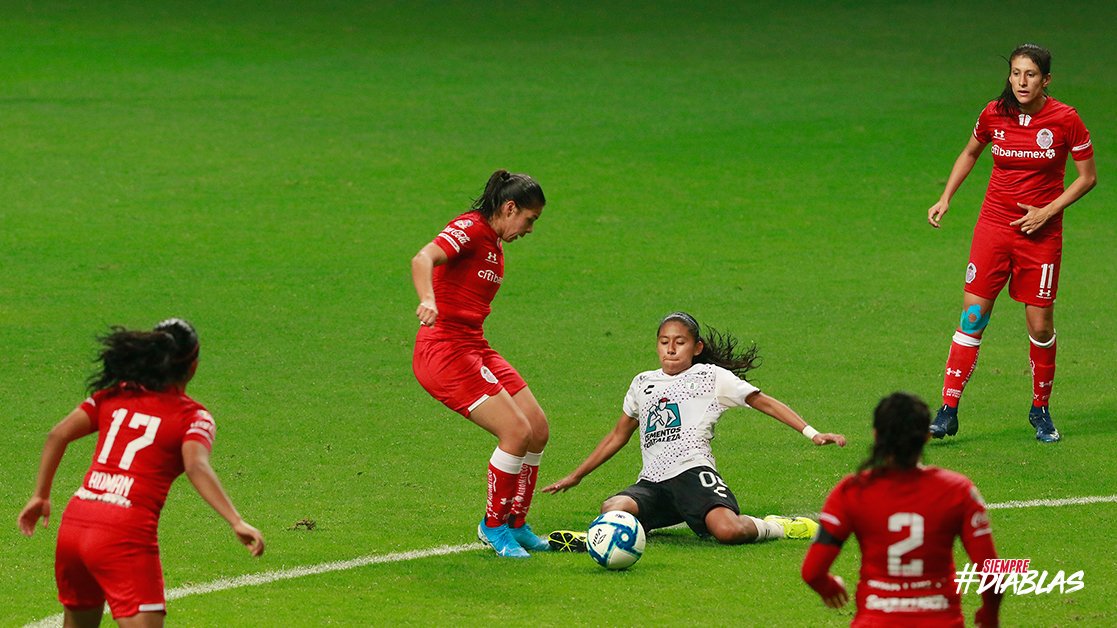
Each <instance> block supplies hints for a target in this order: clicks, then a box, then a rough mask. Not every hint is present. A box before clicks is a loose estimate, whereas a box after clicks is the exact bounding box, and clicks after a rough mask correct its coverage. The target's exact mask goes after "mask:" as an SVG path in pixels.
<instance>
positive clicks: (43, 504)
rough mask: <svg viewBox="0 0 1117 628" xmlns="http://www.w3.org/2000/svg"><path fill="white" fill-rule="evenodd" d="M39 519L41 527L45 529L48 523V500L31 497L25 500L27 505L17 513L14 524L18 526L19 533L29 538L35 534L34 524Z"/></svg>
mask: <svg viewBox="0 0 1117 628" xmlns="http://www.w3.org/2000/svg"><path fill="white" fill-rule="evenodd" d="M39 519H42V520H43V527H44V528H45V527H47V524H48V523H50V500H49V499H44V498H42V497H32V498H31V499H29V500H27V505H26V506H24V507H23V510H21V511H19V518H17V519H16V522H17V523H18V524H19V531H20V532H22V533H23V534H24V535H25V536H31V535H32V534H34V533H35V522H36V521H38V520H39Z"/></svg>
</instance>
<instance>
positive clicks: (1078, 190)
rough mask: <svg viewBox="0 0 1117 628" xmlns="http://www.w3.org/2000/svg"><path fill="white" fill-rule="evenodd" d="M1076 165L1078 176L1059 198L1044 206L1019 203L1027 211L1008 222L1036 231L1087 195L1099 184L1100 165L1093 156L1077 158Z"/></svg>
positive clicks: (1026, 229) (1024, 229)
mask: <svg viewBox="0 0 1117 628" xmlns="http://www.w3.org/2000/svg"><path fill="white" fill-rule="evenodd" d="M1074 167H1075V169H1077V170H1078V176H1077V177H1075V179H1074V181H1073V182H1071V184H1070V185H1069V186H1067V189H1065V190H1063V193H1062V194H1060V195H1059V197H1058V198H1056V199H1055V200H1053V201H1051V202H1050V203H1048V204H1047V205H1044V206H1043V207H1035V206H1034V205H1025V204H1024V203H1017V204H1016V205H1017V206H1019V207H1020V209H1023V210H1024V211H1025V212H1027V213H1026V214H1024V215H1023V216H1021V217H1020V218H1017V219H1016V220H1014V221H1012V222H1010V223H1008V224H1010V225H1012V226H1014V227H1020V230H1021V231H1023V232H1024V233H1034V232H1035V230H1036V229H1039V228H1040V227H1042V226H1043V225H1045V224H1047V221H1048V220H1051V218H1052V217H1054V216H1055V215H1057V214H1058V213H1059V212H1061V211H1063V210H1064V209H1066V208H1067V207H1070V206H1071V205H1073V204H1074V202H1075V201H1077V200H1078V199H1080V198H1082V197H1083V196H1086V193H1087V192H1089V191H1090V190H1092V189H1094V186H1095V185H1097V184H1098V167H1097V166H1096V165H1095V164H1094V158H1093V157H1090V158H1089V159H1083V160H1082V161H1077V160H1075V162H1074Z"/></svg>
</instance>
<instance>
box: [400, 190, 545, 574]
mask: <svg viewBox="0 0 1117 628" xmlns="http://www.w3.org/2000/svg"><path fill="white" fill-rule="evenodd" d="M545 204H546V199H545V198H544V196H543V189H542V188H540V187H539V184H538V183H536V182H535V180H534V179H532V178H531V177H529V176H528V175H526V174H512V173H509V172H508V171H507V170H497V171H496V172H494V173H493V174H492V176H490V177H489V181H488V184H486V186H485V191H484V193H482V195H481V196H480V197H479V198H478V199H477V200H475V201H474V203H473V207H472V211H469V212H467V213H465V214H462V215H460V216H458V217H457V218H455V219H453V220H451V221H450V224H448V225H447V226H446V228H445V229H443V230H442V232H441V233H439V234H438V236H437V237H435V239H434V241H433V242H431V243H429V244H427V245H426V246H424V247H423V248H422V249H421V250H420V251H419V252H418V253H417V254H416V255H415V257H414V258H412V260H411V278H412V281H413V282H414V284H415V292H416V293H418V296H419V307H418V308H417V309H416V310H415V315H416V316H417V317H418V318H419V323H420V327H419V333H418V335H417V336H416V338H415V352H414V356H413V358H412V368H413V369H414V371H415V377H416V379H418V380H419V383H420V384H422V386H423V388H424V389H426V391H427V392H428V393H430V394H431V396H432V397H434V398H435V399H437V400H439V401H441V402H442V403H443V404H445V405H446V407H448V408H450V409H451V410H453V411H454V412H457V413H459V414H461V415H462V416H464V417H465V418H467V419H469V420H470V421H473V422H474V423H476V424H477V425H478V426H480V427H481V428H483V429H484V430H486V431H487V432H489V433H491V434H492V435H494V436H496V437H497V447H496V449H495V450H494V451H493V454H492V456H491V457H490V458H489V465H488V487H489V488H488V498H487V502H486V505H485V517H484V519H482V521H481V523H480V524H479V525H478V526H477V535H478V538H480V539H481V541H482V542H483V543H485V544H486V545H489V546H490V547H492V548H493V549H494V550H496V553H497V554H499V555H500V556H510V557H516V558H526V557H527V556H528V552H527V550H532V551H544V550H547V549H548V544H547V540H546V539H542V538H540V537H538V536H536V535H535V534H534V533H533V532H532V530H531V526H530V525H528V524H527V523H526V519H527V515H528V509H529V508H530V507H531V498H532V494H533V493H534V492H535V483H536V478H537V477H538V476H539V461H540V458H541V457H542V455H543V447H544V446H545V445H546V444H547V438H548V436H549V434H548V425H547V417H546V415H544V414H543V409H542V408H540V407H539V402H538V401H536V399H535V395H533V394H532V392H531V389H530V388H528V385H527V382H525V381H524V379H523V378H522V377H520V374H519V373H517V372H516V369H514V368H512V365H511V364H509V363H508V361H507V360H505V359H504V358H503V357H501V355H500V354H499V353H497V352H496V351H494V350H493V349H492V347H490V346H489V342H488V341H487V340H486V339H485V335H484V330H483V329H482V325H483V324H484V322H485V317H487V316H488V315H489V311H490V309H491V307H490V304H491V303H492V300H493V298H494V297H495V296H496V291H497V290H498V289H499V288H500V285H501V283H503V282H504V243H505V242H512V241H513V240H515V239H517V238H520V237H523V236H525V235H527V234H529V233H531V232H532V230H533V229H534V227H535V221H536V220H538V219H539V216H540V214H542V213H543V206H544V205H545Z"/></svg>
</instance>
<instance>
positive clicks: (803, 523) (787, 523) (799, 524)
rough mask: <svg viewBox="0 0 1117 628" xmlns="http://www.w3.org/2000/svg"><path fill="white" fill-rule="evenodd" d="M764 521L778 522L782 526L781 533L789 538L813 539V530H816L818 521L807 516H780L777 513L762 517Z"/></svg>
mask: <svg viewBox="0 0 1117 628" xmlns="http://www.w3.org/2000/svg"><path fill="white" fill-rule="evenodd" d="M764 520H765V521H769V522H772V523H775V524H778V525H779V526H780V527H781V528H783V535H784V537H786V538H789V539H813V538H814V534H815V532H817V531H818V522H817V521H815V520H813V519H808V518H807V517H795V518H794V519H792V518H791V517H781V516H779V515H768V516H767V517H764Z"/></svg>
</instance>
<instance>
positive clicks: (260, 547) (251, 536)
mask: <svg viewBox="0 0 1117 628" xmlns="http://www.w3.org/2000/svg"><path fill="white" fill-rule="evenodd" d="M233 532H234V533H235V534H236V535H237V540H239V541H240V542H241V543H242V544H243V545H244V546H245V547H247V548H248V553H249V554H252V555H253V556H259V555H261V554H263V553H264V535H262V534H260V531H259V530H257V529H256V528H254V527H252V526H250V525H248V522H247V521H245V520H244V519H241V520H240V521H237V522H236V523H234V524H233Z"/></svg>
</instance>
